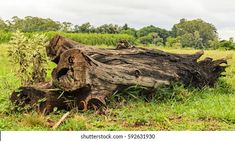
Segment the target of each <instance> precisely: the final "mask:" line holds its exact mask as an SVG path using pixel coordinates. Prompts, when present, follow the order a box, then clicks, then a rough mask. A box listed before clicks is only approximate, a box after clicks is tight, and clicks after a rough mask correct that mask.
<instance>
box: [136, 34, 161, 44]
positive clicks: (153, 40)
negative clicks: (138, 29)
mask: <svg viewBox="0 0 235 141" xmlns="http://www.w3.org/2000/svg"><path fill="white" fill-rule="evenodd" d="M138 42H139V43H141V44H144V45H148V44H154V45H157V46H161V45H163V39H162V38H161V37H159V35H158V34H157V33H149V34H148V35H147V36H142V37H140V38H138Z"/></svg>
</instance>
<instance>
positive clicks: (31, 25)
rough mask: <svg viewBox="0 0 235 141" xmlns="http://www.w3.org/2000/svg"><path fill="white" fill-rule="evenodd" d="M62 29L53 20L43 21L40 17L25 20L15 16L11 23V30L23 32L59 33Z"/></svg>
mask: <svg viewBox="0 0 235 141" xmlns="http://www.w3.org/2000/svg"><path fill="white" fill-rule="evenodd" d="M60 28H61V25H60V23H59V22H56V21H53V20H51V19H43V18H38V17H31V16H27V17H25V18H23V19H21V18H19V17H17V16H14V17H12V20H11V21H9V30H10V31H16V30H20V31H22V32H33V31H57V30H59V29H60Z"/></svg>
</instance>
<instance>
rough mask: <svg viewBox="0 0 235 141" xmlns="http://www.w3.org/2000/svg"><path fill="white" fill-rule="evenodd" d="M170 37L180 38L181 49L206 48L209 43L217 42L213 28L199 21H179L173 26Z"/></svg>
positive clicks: (215, 31)
mask: <svg viewBox="0 0 235 141" xmlns="http://www.w3.org/2000/svg"><path fill="white" fill-rule="evenodd" d="M172 35H173V36H174V37H179V38H180V41H181V44H182V46H183V47H195V48H206V47H209V46H210V44H209V42H210V41H215V40H218V35H217V30H216V28H215V26H214V25H212V24H210V23H207V22H205V21H203V20H201V19H196V20H191V21H187V20H186V19H181V21H180V23H178V24H175V25H174V26H173V28H172Z"/></svg>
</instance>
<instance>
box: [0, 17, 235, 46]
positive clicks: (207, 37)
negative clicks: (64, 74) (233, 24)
mask: <svg viewBox="0 0 235 141" xmlns="http://www.w3.org/2000/svg"><path fill="white" fill-rule="evenodd" d="M16 30H20V31H22V32H37V31H41V32H45V31H61V32H66V33H99V34H128V35H131V36H133V37H135V38H136V40H137V43H139V44H145V45H149V44H153V45H157V46H170V47H193V48H198V49H205V48H212V49H216V48H225V49H235V44H234V41H233V38H230V39H229V40H220V39H219V37H218V33H217V29H216V27H215V26H214V25H213V24H211V23H207V22H206V21H203V20H201V19H194V20H187V19H181V20H180V21H179V23H176V24H174V25H173V27H172V29H171V30H166V29H163V28H160V27H157V26H154V25H149V26H145V27H143V28H140V29H135V28H133V27H129V26H128V24H124V25H123V26H119V25H116V24H103V25H100V26H97V27H95V26H93V25H92V24H91V23H89V22H87V23H83V24H81V25H73V24H72V23H70V22H58V21H54V20H52V19H49V18H47V19H45V18H39V17H32V16H27V17H24V18H19V17H17V16H14V17H12V18H11V20H6V21H4V20H2V19H1V18H0V31H3V32H15V31H16Z"/></svg>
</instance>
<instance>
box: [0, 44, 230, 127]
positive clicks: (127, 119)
mask: <svg viewBox="0 0 235 141" xmlns="http://www.w3.org/2000/svg"><path fill="white" fill-rule="evenodd" d="M152 48H153V47H152ZM0 49H1V52H0V68H1V69H0V130H52V129H51V125H53V123H54V122H56V121H58V120H59V119H60V118H61V116H62V115H63V114H64V113H65V111H56V112H54V113H52V114H50V115H48V116H42V115H40V114H38V113H36V112H33V111H32V112H30V113H13V112H11V110H10V107H11V106H10V101H9V96H10V94H11V92H12V91H13V90H14V89H16V88H17V87H19V86H20V84H19V81H18V80H17V78H16V77H15V76H14V75H13V74H14V70H15V69H16V68H15V67H13V66H12V65H11V64H10V63H9V58H7V45H6V44H1V45H0ZM162 49H163V50H164V51H168V52H174V53H193V52H195V50H192V49H170V48H162ZM205 56H211V57H213V58H221V57H226V56H232V57H233V58H232V59H230V60H229V64H230V65H231V66H230V68H228V69H227V72H226V75H227V76H226V77H224V78H221V79H220V81H219V82H218V83H217V84H216V86H215V87H214V88H208V87H206V88H203V89H195V88H188V89H185V88H183V87H182V85H178V84H176V85H175V86H174V87H173V88H167V87H165V88H161V89H160V90H159V91H158V94H159V95H163V94H164V95H168V96H169V97H168V98H165V99H164V100H162V99H161V97H160V98H159V97H158V98H159V99H158V98H155V99H154V100H152V101H150V102H146V101H145V100H144V99H143V98H140V99H138V96H136V95H135V93H136V92H137V90H136V91H135V89H134V90H132V91H130V93H131V94H133V95H135V96H130V98H128V99H126V101H124V102H123V103H121V104H120V103H116V104H113V103H112V104H111V105H112V106H110V108H109V109H108V112H107V114H105V115H99V114H96V113H94V112H93V111H87V112H79V111H78V112H73V113H72V114H71V115H70V116H69V117H68V118H67V119H66V121H65V123H63V124H62V125H61V126H60V127H59V128H58V129H57V130H109V131H113V130H118V131H120V130H235V92H234V89H235V76H234V74H235V52H234V51H219V50H208V51H205V55H204V56H203V57H205ZM203 57H202V58H203ZM49 66H50V67H49V68H50V69H49V71H51V68H52V66H53V64H50V65H49ZM48 77H49V75H48ZM117 96H120V97H121V96H122V95H121V94H120V95H117ZM136 97H137V98H136ZM113 107H115V108H113Z"/></svg>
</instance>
